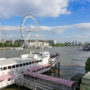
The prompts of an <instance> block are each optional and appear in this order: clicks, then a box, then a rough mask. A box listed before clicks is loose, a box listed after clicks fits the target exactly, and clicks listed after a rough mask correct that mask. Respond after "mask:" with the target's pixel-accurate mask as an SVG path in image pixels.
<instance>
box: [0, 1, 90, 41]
mask: <svg viewBox="0 0 90 90" xmlns="http://www.w3.org/2000/svg"><path fill="white" fill-rule="evenodd" d="M89 8H90V0H52V1H50V0H37V1H36V0H23V2H22V1H21V0H14V1H12V0H6V1H5V0H3V1H2V0H0V30H1V31H2V32H4V31H5V32H6V34H7V37H6V38H9V39H15V38H16V37H17V35H18V37H17V38H20V34H19V33H18V32H20V31H19V30H20V25H21V21H22V19H23V17H24V15H27V14H31V15H33V16H35V18H36V20H37V21H38V23H39V27H40V35H41V38H42V39H46V40H47V39H54V40H57V41H58V42H59V41H61V42H65V41H73V40H74V41H82V42H83V41H85V42H87V41H89V38H90V18H89V17H90V9H89ZM30 23H31V22H30ZM26 24H29V21H27V23H26ZM4 34H5V33H3V37H4V36H5V35H4Z"/></svg>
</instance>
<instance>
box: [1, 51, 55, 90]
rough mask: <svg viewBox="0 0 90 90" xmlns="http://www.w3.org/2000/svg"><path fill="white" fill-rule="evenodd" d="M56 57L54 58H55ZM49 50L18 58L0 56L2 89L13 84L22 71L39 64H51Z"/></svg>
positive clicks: (41, 71)
mask: <svg viewBox="0 0 90 90" xmlns="http://www.w3.org/2000/svg"><path fill="white" fill-rule="evenodd" d="M55 58H56V57H54V58H52V60H55ZM50 60H51V59H50V53H49V52H46V51H44V52H39V53H34V52H30V53H29V54H23V55H21V56H20V57H16V58H8V59H7V58H0V89H1V88H4V87H7V86H9V85H12V84H14V83H15V80H17V79H18V77H19V76H20V74H22V72H24V71H26V70H28V69H30V68H32V67H36V66H37V65H43V64H50ZM50 68H51V67H48V68H46V69H44V70H40V72H39V73H43V72H46V71H47V70H49V69H50Z"/></svg>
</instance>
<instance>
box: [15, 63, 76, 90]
mask: <svg viewBox="0 0 90 90" xmlns="http://www.w3.org/2000/svg"><path fill="white" fill-rule="evenodd" d="M50 67H51V66H50V64H45V65H39V66H36V67H34V68H30V69H28V70H27V71H25V72H22V75H20V77H19V78H18V79H17V80H16V84H17V85H19V86H25V87H27V88H30V89H32V90H75V87H74V85H75V83H74V82H73V81H69V80H64V79H61V78H56V77H52V76H48V75H44V74H40V73H41V72H43V71H42V70H44V69H49V68H50Z"/></svg>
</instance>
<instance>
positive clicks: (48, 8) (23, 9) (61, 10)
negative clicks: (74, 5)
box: [0, 0, 70, 18]
mask: <svg viewBox="0 0 90 90" xmlns="http://www.w3.org/2000/svg"><path fill="white" fill-rule="evenodd" d="M69 1H70V0H0V17H2V18H3V17H5V18H8V17H10V16H24V15H26V14H32V15H34V16H50V17H57V16H59V15H61V14H70V11H68V10H67V7H68V3H69Z"/></svg>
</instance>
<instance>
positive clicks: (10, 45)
mask: <svg viewBox="0 0 90 90" xmlns="http://www.w3.org/2000/svg"><path fill="white" fill-rule="evenodd" d="M0 47H21V44H20V43H0Z"/></svg>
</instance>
